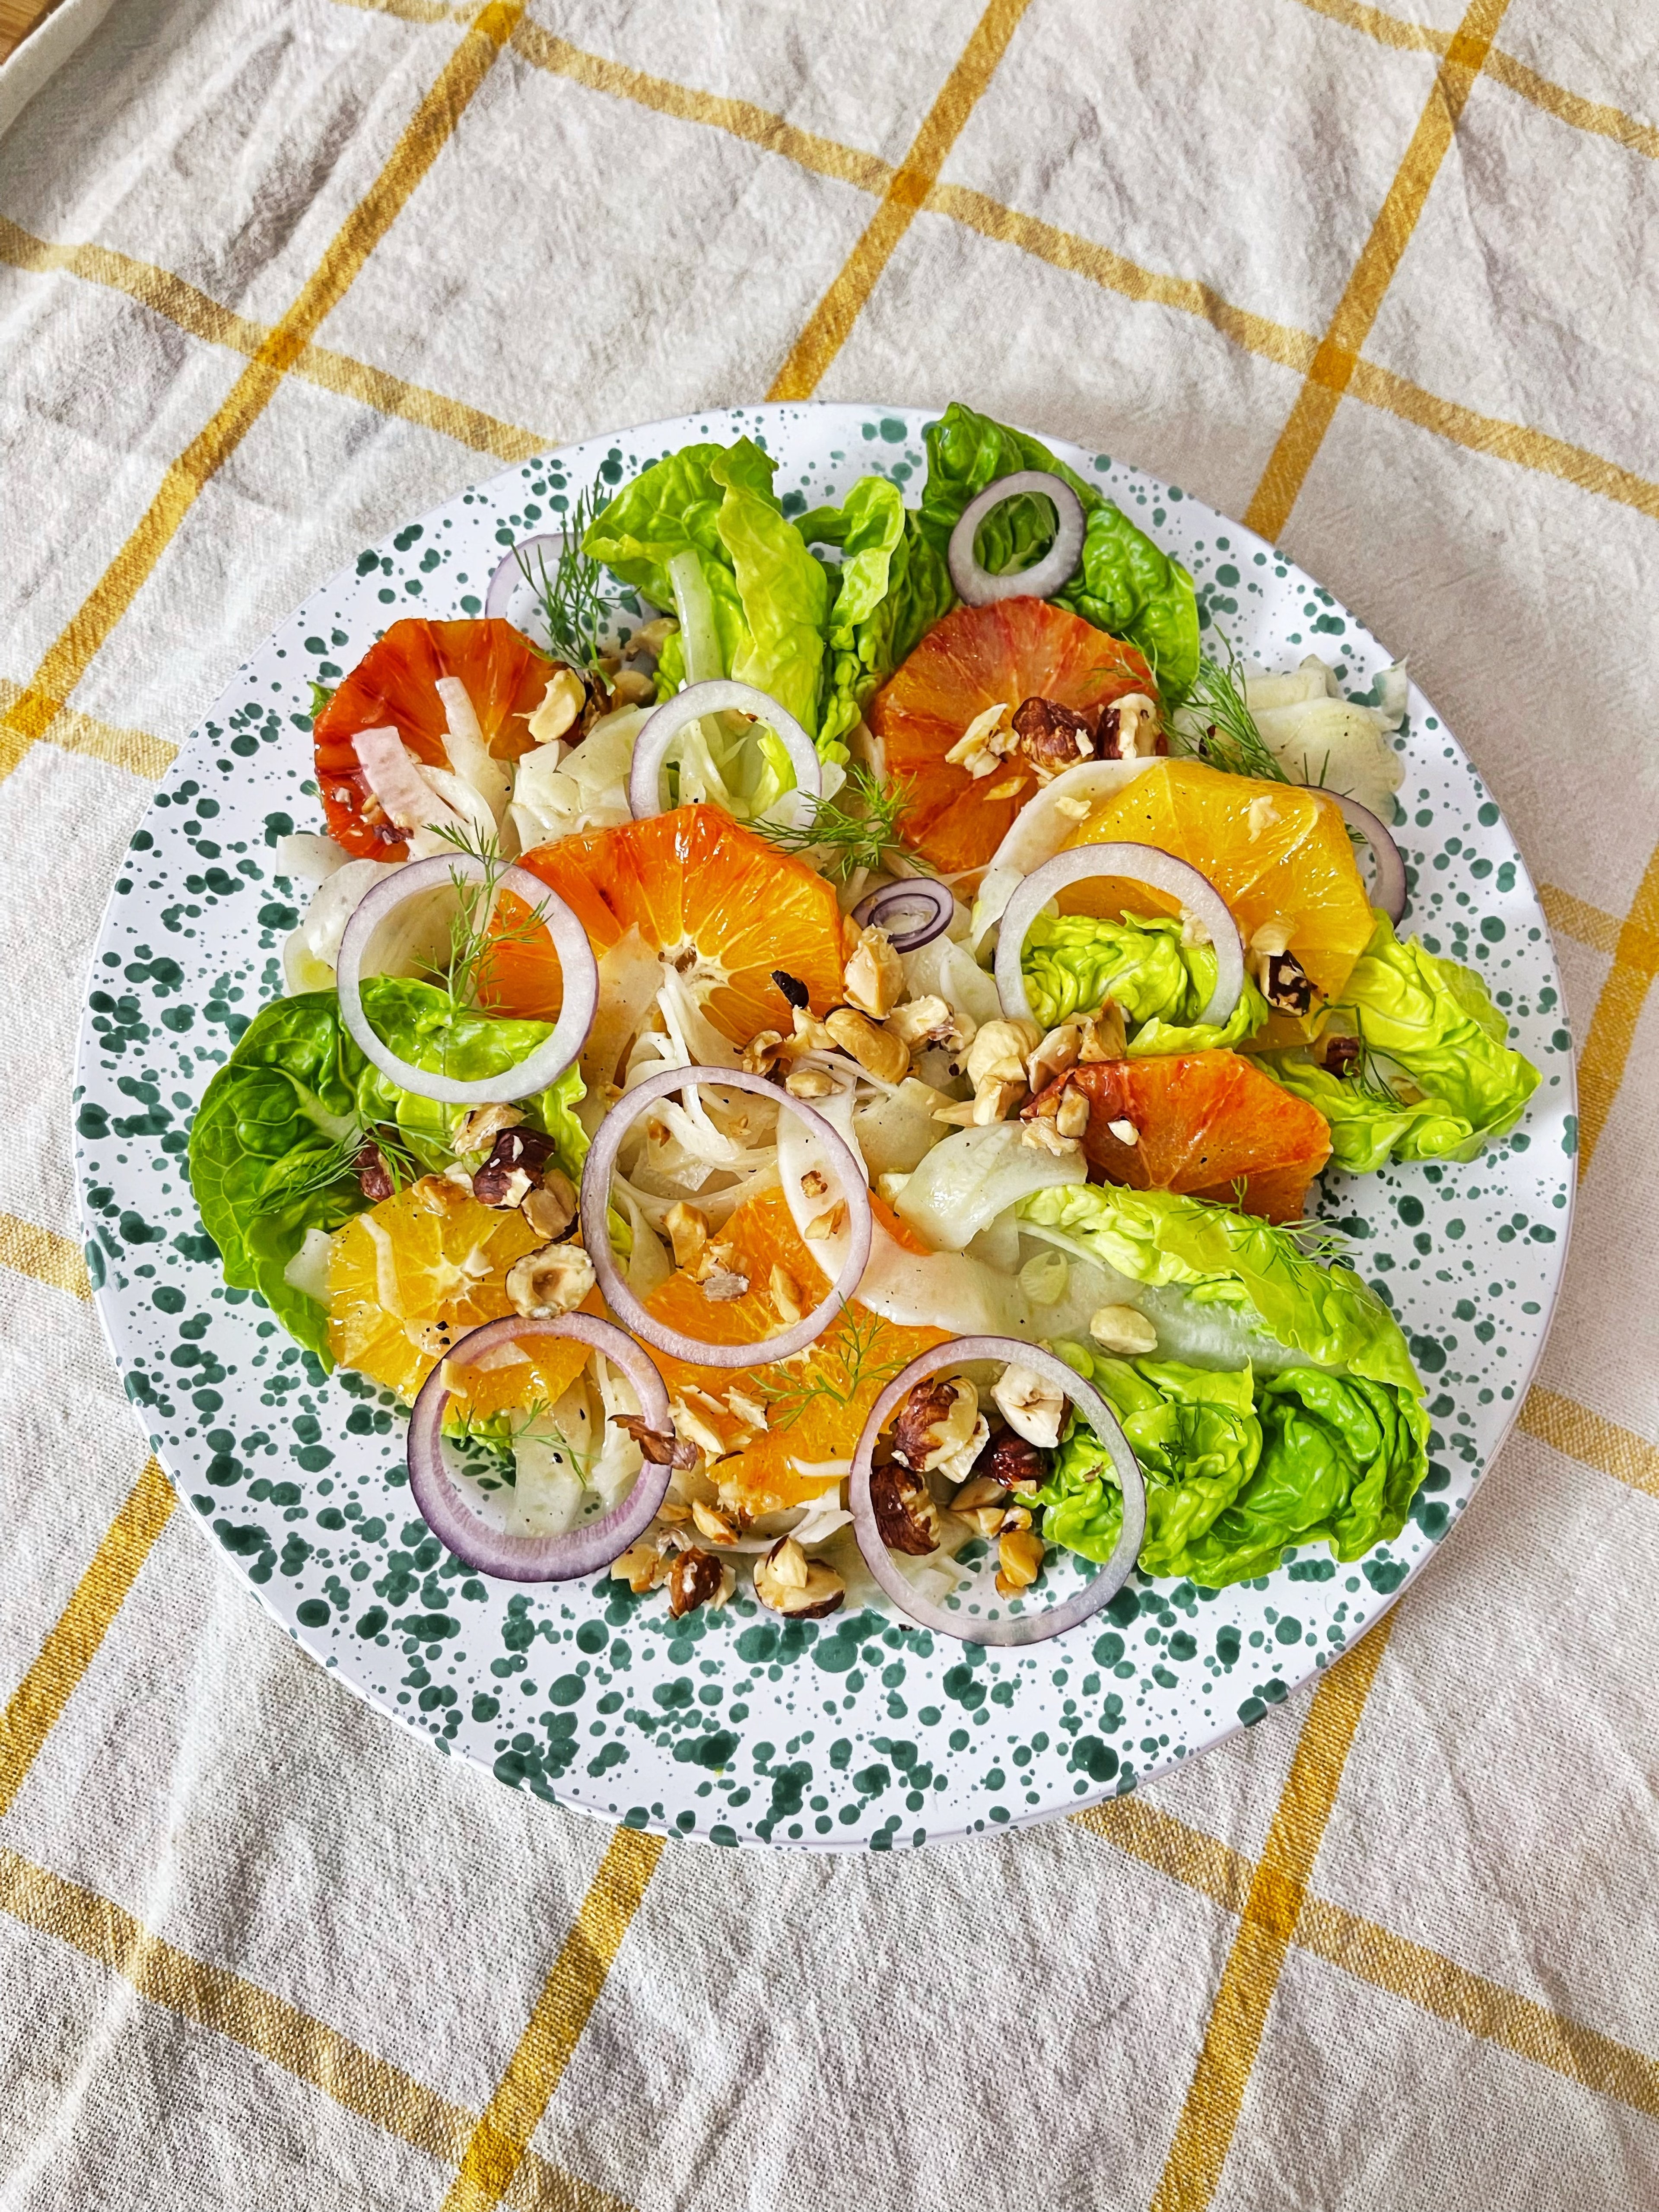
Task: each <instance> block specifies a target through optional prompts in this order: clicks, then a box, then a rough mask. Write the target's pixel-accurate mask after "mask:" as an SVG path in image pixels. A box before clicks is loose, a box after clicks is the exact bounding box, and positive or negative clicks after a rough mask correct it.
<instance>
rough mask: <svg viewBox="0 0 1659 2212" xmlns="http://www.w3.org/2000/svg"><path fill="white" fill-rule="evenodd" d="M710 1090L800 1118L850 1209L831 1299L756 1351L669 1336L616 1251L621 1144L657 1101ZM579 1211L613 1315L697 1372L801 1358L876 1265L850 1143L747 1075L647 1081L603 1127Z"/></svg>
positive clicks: (666, 1075) (731, 1070)
mask: <svg viewBox="0 0 1659 2212" xmlns="http://www.w3.org/2000/svg"><path fill="white" fill-rule="evenodd" d="M705 1083H707V1084H714V1085H719V1086H720V1088H721V1089H723V1090H726V1091H750V1092H751V1093H752V1094H753V1096H754V1097H757V1098H767V1099H770V1100H771V1102H772V1103H773V1104H774V1105H775V1106H778V1107H780V1108H781V1109H783V1110H785V1111H786V1112H787V1113H790V1114H797V1115H799V1116H800V1118H801V1120H802V1121H805V1124H806V1125H807V1127H809V1128H810V1129H811V1132H812V1133H813V1135H814V1136H815V1137H816V1138H817V1140H818V1142H819V1143H820V1144H821V1145H822V1146H823V1147H824V1149H825V1151H826V1152H828V1153H829V1164H830V1166H831V1167H832V1168H833V1169H834V1170H835V1174H836V1181H837V1182H839V1183H840V1185H841V1195H842V1199H843V1200H845V1201H846V1205H847V1212H848V1231H849V1234H848V1240H847V1258H846V1260H845V1261H844V1262H843V1263H842V1270H841V1273H840V1274H838V1275H837V1276H836V1279H835V1281H834V1283H833V1284H832V1285H830V1288H829V1295H828V1297H824V1298H822V1299H820V1301H819V1302H818V1304H817V1305H815V1306H814V1307H813V1309H812V1310H811V1313H810V1314H806V1315H805V1316H803V1317H802V1319H801V1320H799V1321H798V1322H795V1324H794V1325H793V1328H786V1329H782V1330H780V1332H779V1333H778V1334H777V1335H776V1336H769V1337H763V1339H762V1340H760V1342H759V1343H757V1344H706V1343H704V1342H703V1340H702V1338H701V1337H696V1336H686V1335H684V1334H682V1333H681V1332H680V1331H679V1330H678V1329H676V1328H665V1326H664V1325H663V1323H662V1322H659V1321H658V1320H657V1319H656V1317H655V1316H654V1315H653V1314H650V1313H648V1312H647V1310H646V1309H645V1307H644V1306H643V1305H641V1303H640V1301H639V1300H638V1298H636V1297H635V1295H634V1293H633V1291H631V1290H629V1286H628V1285H627V1283H626V1281H625V1280H624V1279H623V1273H622V1270H621V1269H620V1268H619V1267H617V1262H616V1259H615V1257H614V1255H612V1253H611V1231H610V1226H609V1224H608V1222H607V1219H606V1216H607V1215H608V1213H609V1212H610V1207H611V1174H612V1171H613V1170H614V1169H615V1167H616V1164H617V1152H618V1151H619V1150H620V1149H621V1146H622V1140H623V1137H624V1136H625V1135H626V1134H627V1133H628V1131H629V1129H630V1128H631V1127H632V1126H633V1124H634V1123H635V1121H637V1120H638V1119H639V1117H640V1115H641V1114H642V1113H643V1112H644V1111H645V1109H646V1108H647V1106H654V1105H655V1104H656V1103H657V1101H658V1100H659V1098H666V1097H669V1096H670V1095H671V1093H672V1092H674V1091H686V1090H690V1089H693V1088H695V1087H696V1086H697V1085H702V1084H705ZM581 1206H582V1243H583V1244H584V1245H585V1246H586V1249H587V1256H588V1258H589V1259H590V1260H592V1262H593V1272H594V1273H595V1274H596V1275H597V1276H598V1277H599V1288H600V1289H601V1290H602V1291H604V1292H605V1303H606V1304H608V1305H609V1306H610V1308H611V1312H612V1313H614V1314H615V1315H616V1316H617V1320H618V1321H620V1322H626V1324H627V1326H628V1327H629V1328H631V1329H632V1330H633V1332H634V1334H635V1336H640V1337H643V1338H644V1340H645V1341H646V1342H647V1344H651V1345H654V1346H656V1348H657V1350H658V1351H659V1352H667V1353H669V1354H670V1356H671V1358H675V1359H684V1360H687V1361H690V1363H691V1364H693V1365H695V1366H699V1367H759V1366H765V1365H769V1364H770V1363H771V1362H772V1361H773V1360H775V1359H788V1358H793V1355H794V1354H795V1353H796V1352H805V1349H806V1347H807V1346H808V1345H809V1344H812V1343H815V1342H816V1341H817V1339H818V1338H819V1337H820V1336H822V1335H823V1332H824V1330H825V1329H826V1328H828V1327H829V1323H830V1322H832V1321H833V1320H834V1319H835V1318H836V1315H837V1314H839V1313H840V1312H841V1311H842V1309H843V1308H844V1307H845V1305H846V1304H847V1303H848V1300H849V1299H850V1298H851V1297H852V1296H853V1293H854V1291H856V1290H857V1288H858V1286H859V1283H860V1279H862V1277H863V1274H864V1271H865V1268H866V1267H867V1266H868V1264H869V1260H870V1242H871V1236H872V1216H871V1212H870V1193H869V1191H868V1189H867V1188H866V1185H865V1181H864V1177H863V1176H862V1175H861V1174H860V1172H859V1165H858V1162H857V1160H856V1159H854V1156H853V1152H852V1148H851V1147H850V1146H848V1143H847V1140H846V1139H845V1138H844V1137H842V1134H841V1132H840V1131H839V1130H838V1129H836V1127H834V1125H833V1124H832V1123H830V1122H829V1121H826V1120H825V1118H824V1116H823V1115H822V1114H820V1113H818V1112H817V1110H816V1109H814V1108H812V1107H811V1106H809V1105H807V1104H806V1103H805V1100H803V1099H799V1098H792V1097H790V1096H789V1094H788V1092H787V1091H781V1090H780V1089H779V1088H778V1086H777V1085H776V1084H775V1083H772V1082H769V1080H768V1079H767V1078H766V1077H765V1076H763V1075H750V1074H748V1073H745V1072H744V1070H743V1069H742V1068H736V1067H665V1068H664V1069H663V1070H662V1071H661V1073H659V1074H657V1075H648V1076H647V1078H646V1079H645V1081H644V1082H643V1083H637V1084H635V1085H634V1087H633V1088H632V1089H631V1090H629V1091H624V1092H623V1096H622V1097H620V1098H619V1099H618V1100H617V1103H616V1104H615V1105H614V1106H613V1107H612V1108H611V1110H610V1112H609V1113H608V1114H607V1115H605V1119H604V1121H601V1122H600V1124H599V1134H598V1136H597V1137H595V1138H594V1139H593V1143H592V1149H591V1150H590V1152H588V1155H587V1158H586V1160H585V1161H584V1162H583V1164H582V1194H581Z"/></svg>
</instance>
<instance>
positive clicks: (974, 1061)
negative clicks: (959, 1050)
mask: <svg viewBox="0 0 1659 2212" xmlns="http://www.w3.org/2000/svg"><path fill="white" fill-rule="evenodd" d="M1041 1043H1042V1030H1040V1029H1039V1028H1038V1027H1037V1025H1036V1023H1035V1022H1006V1021H1004V1022H987V1023H986V1024H985V1026H984V1027H983V1029H981V1030H980V1031H979V1032H978V1034H977V1035H976V1036H975V1038H974V1042H973V1043H972V1045H971V1046H970V1047H969V1053H968V1060H967V1064H966V1073H967V1077H968V1080H969V1083H971V1084H972V1085H973V1086H974V1088H975V1091H977V1090H978V1089H979V1088H980V1086H981V1084H983V1083H985V1082H987V1081H988V1080H989V1079H992V1078H994V1079H996V1080H997V1081H999V1082H1003V1083H1009V1082H1013V1083H1018V1084H1019V1085H1021V1086H1022V1088H1023V1087H1024V1084H1025V1081H1026V1067H1025V1064H1026V1061H1027V1060H1029V1059H1030V1056H1031V1054H1033V1053H1034V1052H1035V1051H1036V1048H1037V1047H1038V1046H1039V1045H1040V1044H1041Z"/></svg>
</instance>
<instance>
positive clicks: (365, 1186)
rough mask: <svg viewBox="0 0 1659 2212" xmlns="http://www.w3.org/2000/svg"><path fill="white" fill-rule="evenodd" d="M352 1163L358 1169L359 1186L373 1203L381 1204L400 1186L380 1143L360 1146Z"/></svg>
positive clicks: (375, 1204)
mask: <svg viewBox="0 0 1659 2212" xmlns="http://www.w3.org/2000/svg"><path fill="white" fill-rule="evenodd" d="M352 1166H353V1167H354V1168H355V1169H356V1175H357V1183H358V1188H360V1189H361V1190H362V1194H363V1196H364V1197H365V1198H366V1199H368V1200H369V1202H370V1203H371V1204H372V1205H374V1206H379V1205H380V1201H381V1200H383V1199H387V1198H390V1197H391V1196H392V1193H393V1191H394V1190H396V1188H398V1186H397V1184H396V1183H395V1182H393V1181H392V1170H391V1169H390V1168H388V1167H387V1165H386V1155H385V1154H384V1153H383V1152H381V1150H380V1146H378V1145H376V1144H373V1143H370V1144H366V1145H363V1146H360V1148H359V1150H358V1153H357V1157H356V1159H355V1160H354V1161H353V1162H352Z"/></svg>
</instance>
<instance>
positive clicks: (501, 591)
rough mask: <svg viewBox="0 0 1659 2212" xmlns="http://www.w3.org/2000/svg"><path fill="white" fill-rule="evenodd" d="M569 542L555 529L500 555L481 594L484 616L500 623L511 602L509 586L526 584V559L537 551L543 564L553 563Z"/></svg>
mask: <svg viewBox="0 0 1659 2212" xmlns="http://www.w3.org/2000/svg"><path fill="white" fill-rule="evenodd" d="M568 542H569V538H568V532H565V531H562V530H556V531H555V532H553V533H552V535H551V536H548V535H546V534H544V535H543V536H542V537H540V538H525V539H523V540H522V541H521V542H520V544H517V545H515V546H513V549H512V550H511V551H510V552H508V553H507V554H504V555H503V556H502V557H501V560H500V561H498V562H496V564H495V574H494V575H493V576H492V577H491V578H490V580H489V590H488V591H487V592H485V593H484V613H485V614H486V615H487V616H490V617H495V619H496V620H497V621H499V620H501V619H503V618H504V617H505V616H506V614H507V608H508V607H509V606H510V605H512V603H513V585H514V584H515V583H516V582H517V581H519V580H520V579H522V580H524V581H525V582H526V583H528V582H529V580H530V579H529V576H528V574H526V567H527V563H528V559H529V556H530V555H531V554H532V553H534V552H539V553H540V555H541V556H542V559H543V561H544V562H556V561H557V559H558V557H559V556H560V554H561V553H562V552H563V550H564V549H565V547H566V545H567V544H568Z"/></svg>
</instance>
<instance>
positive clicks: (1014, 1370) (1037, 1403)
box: [991, 1363, 1066, 1451]
mask: <svg viewBox="0 0 1659 2212" xmlns="http://www.w3.org/2000/svg"><path fill="white" fill-rule="evenodd" d="M991 1396H992V1399H993V1400H994V1402H995V1405H996V1407H997V1410H998V1411H999V1412H1000V1413H1001V1415H1002V1418H1003V1419H1004V1420H1005V1421H1006V1422H1007V1424H1008V1425H1009V1427H1010V1428H1011V1429H1012V1431H1014V1433H1015V1435H1016V1436H1020V1437H1024V1439H1025V1441H1026V1443H1030V1444H1041V1445H1042V1446H1043V1448H1044V1449H1046V1450H1049V1451H1052V1450H1053V1449H1054V1447H1055V1446H1056V1445H1057V1444H1058V1443H1059V1442H1060V1424H1061V1422H1062V1421H1063V1420H1064V1419H1066V1399H1065V1395H1064V1394H1063V1393H1062V1392H1061V1391H1060V1389H1058V1388H1057V1387H1056V1385H1055V1384H1054V1383H1051V1382H1049V1381H1048V1377H1047V1376H1042V1375H1039V1374H1037V1373H1036V1370H1035V1369H1033V1368H1030V1367H1021V1366H1020V1365H1018V1363H1011V1364H1009V1365H1008V1366H1006V1367H1005V1368H1004V1369H1003V1370H1002V1373H1001V1375H1000V1376H999V1377H998V1379H997V1381H996V1382H995V1383H993V1384H992V1386H991Z"/></svg>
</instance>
